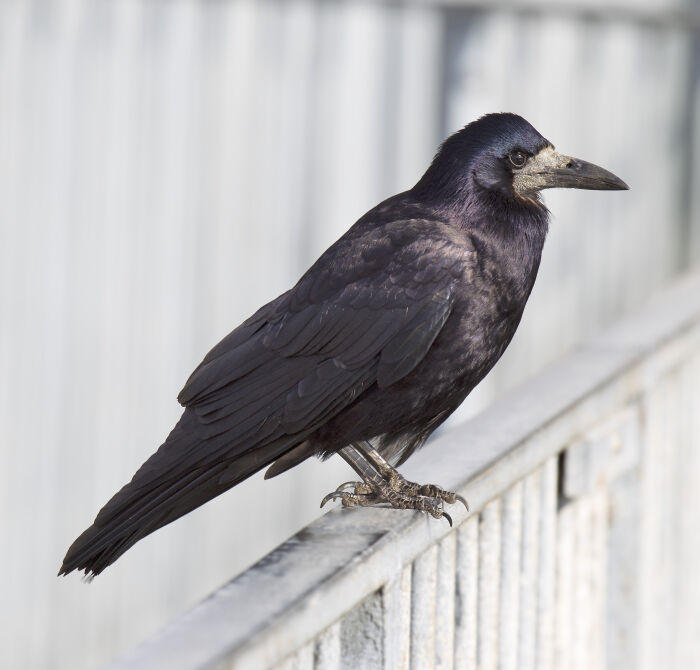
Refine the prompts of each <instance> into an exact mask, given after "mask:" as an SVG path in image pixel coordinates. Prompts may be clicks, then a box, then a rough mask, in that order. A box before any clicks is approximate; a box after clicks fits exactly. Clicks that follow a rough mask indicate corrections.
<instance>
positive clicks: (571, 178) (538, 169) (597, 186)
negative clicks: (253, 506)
mask: <svg viewBox="0 0 700 670" xmlns="http://www.w3.org/2000/svg"><path fill="white" fill-rule="evenodd" d="M513 188H514V189H515V191H516V192H517V193H519V194H520V195H525V196H527V195H532V194H533V193H535V192H536V191H541V190H542V189H545V188H581V189H588V190H594V191H627V190H629V186H627V184H625V182H624V181H622V179H620V178H619V177H616V176H615V175H614V174H613V173H612V172H608V171H607V170H604V169H603V168H602V167H598V166H597V165H593V163H588V162H586V161H582V160H580V159H579V158H572V157H571V156H565V155H564V154H560V153H557V152H556V151H554V149H553V148H552V147H547V148H546V149H542V151H540V152H539V153H538V154H537V155H535V156H533V157H532V158H531V159H530V160H529V161H528V162H527V163H526V164H525V166H524V167H523V168H521V169H520V170H518V171H517V172H516V173H515V174H514V175H513Z"/></svg>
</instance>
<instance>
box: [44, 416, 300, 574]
mask: <svg viewBox="0 0 700 670" xmlns="http://www.w3.org/2000/svg"><path fill="white" fill-rule="evenodd" d="M187 415H188V411H185V414H184V415H183V418H182V419H181V420H180V422H179V423H178V426H176V427H175V429H174V430H173V432H172V433H171V434H170V436H169V437H168V439H167V440H166V442H165V443H164V444H163V445H162V446H161V447H160V449H159V450H158V451H157V452H156V453H155V454H153V456H151V457H150V458H149V459H148V460H147V461H146V462H145V463H144V464H143V465H142V466H141V468H140V469H139V470H138V472H137V473H136V474H135V475H134V478H133V479H132V480H131V482H129V483H128V484H127V485H126V486H124V487H123V488H122V489H121V490H120V491H119V492H118V493H116V494H115V495H114V496H113V497H112V498H111V499H110V500H109V502H108V503H107V504H106V505H105V506H104V507H103V508H102V509H101V510H100V512H99V514H98V515H97V517H96V518H95V521H94V523H93V524H92V526H90V527H89V528H88V529H87V530H86V531H85V532H83V533H82V534H81V535H80V536H79V537H78V538H77V539H76V540H75V542H73V544H72V545H71V546H70V548H69V549H68V552H67V553H66V556H65V558H64V559H63V565H62V566H61V569H60V571H59V573H58V574H59V575H67V574H68V573H69V572H72V571H73V570H83V571H84V572H85V575H86V577H88V578H89V579H91V578H92V577H94V576H95V575H98V574H100V572H102V571H103V570H104V569H105V568H106V567H107V566H108V565H111V564H112V563H114V561H116V560H117V559H118V558H119V557H120V556H121V555H122V554H123V553H124V552H125V551H127V550H128V549H129V548H131V547H132V546H133V545H134V544H136V543H137V542H138V541H139V540H141V539H143V538H144V537H146V536H147V535H150V534H151V533H153V532H154V531H156V530H158V529H159V528H162V527H163V526H165V525H167V524H169V523H170V522H172V521H175V519H178V518H179V517H181V516H183V515H185V514H187V513H188V512H191V511H192V510H194V509H196V508H197V507H199V506H200V505H203V504H204V503H205V502H207V501H209V500H211V499H212V498H214V497H216V496H218V495H220V494H221V493H223V492H224V491H226V490H228V489H230V488H231V487H233V486H235V485H236V484H238V483H240V482H242V481H243V480H244V479H247V478H248V477H250V476H251V475H252V474H254V473H255V472H257V471H258V470H260V469H261V468H263V467H265V466H266V465H269V463H271V462H272V461H273V460H274V459H275V458H277V457H278V456H279V455H280V453H281V452H284V451H286V450H287V449H289V448H290V446H292V445H290V444H289V441H290V439H289V437H287V439H286V440H277V441H274V442H273V443H271V444H267V445H264V447H263V448H262V449H253V450H252V451H247V452H245V453H243V454H241V455H239V456H237V457H234V458H230V457H229V458H225V459H221V458H220V459H217V461H216V462H214V463H206V462H202V461H201V460H200V463H199V464H196V463H193V462H188V461H190V459H187V458H182V460H181V461H180V462H179V465H178V466H176V467H174V468H172V469H171V470H170V472H167V473H166V475H165V476H162V475H161V476H157V477H156V476H155V475H152V474H151V473H155V472H161V473H162V468H161V464H162V461H163V458H164V456H165V458H167V455H168V454H171V455H172V453H173V452H174V451H177V454H178V455H182V454H190V455H191V454H196V453H197V451H198V443H197V441H193V440H192V436H191V435H188V432H189V431H187V430H184V431H183V430H182V429H183V424H185V425H184V427H185V428H186V423H187V419H188V418H189V417H187ZM184 437H189V438H190V439H189V440H187V441H185V442H184V444H183V438H184ZM211 446H212V445H211V442H209V443H208V444H207V447H208V448H210V447H211ZM200 454H201V450H200ZM159 459H160V461H159ZM168 460H170V459H168Z"/></svg>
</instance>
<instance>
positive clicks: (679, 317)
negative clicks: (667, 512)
mask: <svg viewBox="0 0 700 670" xmlns="http://www.w3.org/2000/svg"><path fill="white" fill-rule="evenodd" d="M698 352H700V273H695V274H692V275H688V276H686V277H685V278H683V279H682V280H680V281H679V282H677V283H676V284H675V285H674V286H673V287H672V288H671V289H669V290H667V291H665V292H664V293H663V294H661V295H659V296H658V297H657V298H656V299H655V300H653V301H652V302H651V303H650V304H649V305H647V306H646V307H645V308H644V309H642V310H641V311H639V312H637V313H636V314H633V315H631V316H629V317H626V318H624V319H623V320H621V321H620V322H619V323H618V324H617V325H615V326H614V327H612V328H611V329H609V330H608V331H607V332H605V333H604V334H602V335H600V336H598V337H596V338H595V339H593V340H592V341H591V342H589V343H588V344H586V345H585V346H583V347H581V348H580V349H579V350H578V351H576V352H574V353H572V354H570V355H568V356H566V357H565V358H563V359H562V360H559V361H558V362H556V363H554V364H553V365H551V366H549V367H548V368H547V369H545V370H544V371H543V372H541V373H540V374H538V375H536V376H535V377H533V378H531V379H530V380H529V381H527V382H526V383H525V384H524V385H522V386H521V387H520V388H518V389H517V390H514V391H513V392H511V393H510V394H508V395H507V396H505V397H504V398H503V399H501V400H500V401H498V402H496V403H494V404H493V405H492V406H491V407H489V408H488V409H487V410H486V411H484V412H483V413H481V414H480V415H479V416H477V417H475V418H474V419H472V420H470V421H468V422H466V423H464V424H462V425H460V426H457V427H455V428H454V429H452V430H449V431H447V432H446V433H444V434H443V435H441V436H439V437H438V438H437V439H435V440H434V441H432V442H430V443H429V444H428V445H426V447H425V448H424V449H423V450H421V451H420V452H419V453H418V454H416V455H415V456H414V457H413V458H412V459H411V460H410V461H409V463H408V464H407V466H406V467H405V468H404V474H405V475H406V476H407V477H408V478H412V479H416V480H420V481H430V482H436V483H439V484H440V485H441V486H443V487H445V488H446V489H450V490H456V491H458V492H460V493H462V494H463V495H464V496H465V497H466V498H467V499H468V500H469V503H470V507H471V512H470V514H467V513H466V512H465V511H463V510H462V509H461V506H459V505H456V506H453V507H452V508H451V509H450V514H452V515H453V516H454V522H455V526H460V524H464V522H465V519H466V518H467V517H468V516H471V517H475V516H477V515H478V514H479V513H480V512H482V511H483V510H484V509H485V508H487V506H488V503H489V502H490V501H492V500H494V499H495V498H497V497H498V496H501V495H502V494H505V493H506V492H507V491H508V490H509V489H510V488H511V487H512V486H513V485H514V484H515V483H517V482H520V481H522V480H524V479H525V478H526V477H527V476H528V475H529V474H530V473H532V472H533V471H535V470H536V469H537V468H539V467H542V466H543V465H545V464H547V463H548V462H549V463H551V462H552V461H553V459H554V462H555V463H556V458H557V455H558V454H559V453H560V452H562V449H564V448H566V447H567V446H569V445H571V444H572V443H574V442H576V441H577V440H580V439H581V438H582V436H585V435H587V434H588V433H589V432H590V430H591V428H592V427H595V426H597V425H599V424H601V422H604V421H605V420H607V419H608V418H609V417H611V416H613V415H614V414H615V413H616V412H620V411H621V410H623V412H624V411H625V408H629V407H631V406H634V403H635V402H636V401H637V400H638V399H639V398H640V397H641V396H643V395H644V394H645V393H647V392H649V390H650V389H653V388H654V387H655V385H656V384H658V382H659V380H660V379H662V378H663V377H664V376H665V375H668V374H669V371H672V370H674V369H676V368H678V366H679V365H680V364H681V363H682V362H683V361H684V360H687V359H688V358H689V357H691V356H692V355H693V353H694V354H696V355H697V354H698ZM560 474H561V473H560ZM561 487H562V483H561V478H560V483H559V488H560V492H559V493H560V495H561V494H562V491H561ZM454 533H455V529H450V528H449V526H448V524H447V523H445V522H444V520H435V519H432V518H429V517H427V516H426V515H424V514H422V513H418V512H407V511H395V510H390V509H376V508H375V509H372V508H369V509H335V510H333V511H331V512H329V513H327V514H326V515H324V516H323V517H321V518H320V519H318V520H317V521H315V522H314V523H312V524H310V525H309V526H307V527H306V528H304V529H303V530H302V531H300V532H299V533H298V534H296V535H295V536H293V537H292V538H290V539H289V540H287V541H286V542H285V543H284V544H282V545H281V546H280V547H278V548H277V549H276V550H274V551H273V552H271V553H270V554H268V555H267V556H266V557H264V558H263V559H262V560H261V561H259V562H258V563H257V564H256V565H254V566H253V567H251V568H250V569H249V570H247V571H245V572H244V573H242V574H241V575H239V576H238V577H236V578H235V579H233V580H232V581H230V582H229V583H228V584H226V585H224V586H223V587H221V588H220V589H218V590H217V591H215V592H214V593H213V594H212V595H211V596H209V597H208V598H207V599H206V600H204V601H203V602H201V603H200V604H199V605H197V606H196V607H194V608H193V609H192V610H190V611H189V612H188V613H186V614H185V615H184V616H182V617H179V618H178V619H176V620H174V621H173V622H172V623H170V624H169V625H168V626H167V627H166V628H165V629H163V630H162V631H161V632H160V633H159V634H157V635H155V636H153V637H152V638H150V639H148V640H146V641H145V642H143V643H142V644H140V645H138V646H136V647H135V648H133V649H131V650H130V651H128V652H127V653H125V654H124V655H123V656H121V657H120V658H119V659H117V660H116V661H115V662H113V663H112V664H111V665H110V666H109V667H110V668H112V669H114V670H117V669H121V668H124V669H126V668H129V670H133V669H138V668H149V669H152V668H168V669H172V668H205V667H214V666H216V667H219V666H217V664H224V665H222V666H221V667H227V668H229V667H231V668H266V667H279V664H280V663H281V662H282V661H283V660H284V659H285V658H287V657H289V656H290V654H293V653H295V652H296V651H297V650H299V649H302V648H303V647H304V645H307V648H309V647H308V643H310V642H312V641H314V640H317V643H316V647H315V648H316V657H317V658H316V662H317V666H316V667H332V666H333V665H334V664H336V661H333V662H330V663H328V664H326V665H325V666H324V665H323V664H322V665H321V666H318V655H319V653H320V652H319V648H320V647H319V643H318V639H319V636H322V633H323V631H324V630H326V629H328V628H329V627H332V626H333V625H334V624H335V623H336V622H337V621H339V620H340V619H341V618H342V617H343V616H345V615H346V614H347V613H348V612H350V611H352V610H353V608H356V607H357V606H358V605H359V604H361V603H362V602H363V601H364V600H365V599H366V598H367V597H368V596H370V595H371V594H373V593H375V592H377V591H378V589H381V588H382V587H386V585H387V584H394V583H396V580H397V579H400V577H401V575H402V571H403V570H405V568H406V566H409V565H410V564H411V563H413V562H414V561H416V559H419V557H420V556H421V555H423V554H424V552H426V551H427V550H430V548H431V547H434V546H436V545H438V544H440V543H441V542H444V541H445V540H444V538H446V537H447V536H448V535H449V534H454ZM419 560H420V559H419ZM504 560H505V558H504ZM417 565H418V563H416V565H414V571H415V569H416V566H417ZM370 618H371V617H370ZM370 624H371V622H370V623H368V624H367V625H370ZM366 634H367V635H370V634H377V635H385V636H386V631H384V632H382V631H381V630H380V631H379V632H377V631H375V632H374V633H371V632H366ZM334 635H335V638H334V639H335V642H333V644H335V647H333V646H331V647H329V648H332V649H335V651H334V652H332V653H331V657H332V656H333V654H335V656H336V657H337V656H338V654H339V653H340V652H339V651H338V649H339V646H338V645H339V644H340V642H338V640H337V635H338V633H337V631H335V633H334ZM385 639H386V637H385ZM412 644H413V642H412ZM431 648H432V647H431ZM321 650H322V647H321ZM418 651H419V650H413V651H412V653H418ZM309 653H311V652H309ZM329 653H330V652H329ZM387 653H388V651H387V650H386V648H385V650H384V655H385V657H386V654H387ZM431 653H432V652H431ZM309 658H310V659H311V660H309V663H308V667H314V666H313V658H312V656H309ZM337 663H339V661H337ZM336 667H341V666H340V665H336Z"/></svg>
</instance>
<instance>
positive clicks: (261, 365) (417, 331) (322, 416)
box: [178, 233, 461, 456]
mask: <svg viewBox="0 0 700 670" xmlns="http://www.w3.org/2000/svg"><path fill="white" fill-rule="evenodd" d="M406 238H410V239H411V242H410V243H407V244H400V242H401V240H403V239H406ZM364 242H365V244H364V246H362V247H361V248H360V249H359V250H358V249H356V248H355V245H351V247H350V249H349V250H345V254H343V253H342V250H341V253H340V254H339V253H338V251H336V253H335V254H334V256H333V258H331V259H329V258H324V257H322V258H321V259H320V261H319V264H317V266H315V267H314V268H312V269H311V270H310V271H309V272H308V273H307V274H306V275H305V276H304V277H303V278H302V279H301V280H300V282H299V283H298V284H297V285H296V286H295V287H294V288H293V289H292V290H291V291H289V292H287V293H286V294H283V295H282V296H280V298H278V299H277V300H275V301H273V302H272V303H270V304H269V305H267V306H266V307H264V308H263V309H262V310H260V311H259V312H258V313H257V314H256V315H254V316H253V317H251V319H249V320H248V321H247V322H245V323H244V324H242V325H241V326H240V327H239V328H238V329H236V330H234V331H233V332H232V333H231V334H229V335H228V336H227V337H226V338H225V339H224V340H223V341H222V342H221V343H220V344H219V345H217V346H216V347H215V348H214V349H213V350H212V351H211V352H210V353H209V354H208V355H207V356H206V357H205V359H204V360H203V361H202V363H201V364H200V365H199V366H198V367H197V369H196V370H195V371H194V372H193V373H192V375H191V376H190V378H189V379H188V381H187V383H186V384H185V386H184V388H183V389H182V391H181V392H180V394H179V396H178V399H179V401H180V402H181V403H182V404H183V405H184V406H185V407H188V408H191V409H192V410H193V411H194V412H195V413H196V415H197V417H198V419H199V421H200V423H201V425H202V436H207V437H209V436H214V435H218V434H220V433H221V432H228V431H234V432H235V433H236V435H235V437H236V438H237V439H235V440H234V443H237V444H231V443H229V449H230V450H231V449H232V451H229V453H228V454H227V455H228V456H232V455H234V454H235V453H241V450H243V451H244V450H246V449H249V448H251V447H253V446H256V444H255V443H256V442H258V440H256V437H260V431H263V433H264V434H265V435H266V436H267V437H272V436H273V435H274V436H275V437H277V436H278V433H280V431H281V433H284V434H287V435H292V434H298V435H301V434H308V433H309V432H311V431H313V430H315V429H316V428H317V427H318V426H320V425H321V424H322V423H324V422H325V421H327V420H328V419H329V418H330V417H332V416H333V415H334V414H336V413H337V412H339V411H340V410H341V409H342V408H343V407H345V406H346V405H347V404H348V403H349V402H351V401H352V400H353V399H355V398H356V397H357V396H358V395H359V394H360V393H362V392H363V391H364V390H365V389H366V388H367V387H368V386H370V385H371V384H373V383H375V382H376V383H377V384H379V385H380V386H382V387H385V386H388V385H390V384H393V383H395V382H396V381H398V380H399V379H401V378H402V377H404V376H405V375H407V374H408V373H409V372H410V371H411V370H412V369H413V368H414V367H415V366H416V365H417V364H418V363H419V362H420V361H421V360H422V358H423V357H424V356H425V354H426V352H427V351H428V349H429V348H430V345H431V344H432V342H433V341H434V339H435V337H436V336H437V335H438V333H439V332H440V330H441V328H442V326H443V324H444V323H445V321H446V320H447V318H448V316H449V314H450V310H451V308H452V304H453V293H454V285H455V274H456V273H455V270H456V269H458V270H459V271H461V268H456V267H455V266H458V265H459V264H458V263H457V262H456V261H455V260H454V257H453V256H450V255H448V256H447V258H450V259H451V261H452V262H450V263H447V264H446V263H444V262H441V261H444V258H445V254H444V253H441V252H444V248H445V246H446V244H445V243H437V244H435V245H433V246H432V248H430V249H425V248H422V247H421V248H418V247H419V244H418V243H417V241H416V239H415V237H412V236H409V235H404V236H402V237H401V238H400V239H399V240H394V241H393V242H392V241H391V239H390V238H389V236H388V235H386V233H385V234H384V236H383V237H382V239H380V240H378V241H377V243H375V244H367V240H364ZM397 244H398V248H397ZM348 252H349V253H348ZM353 252H354V253H353ZM339 256H340V258H339ZM348 256H354V257H353V258H348ZM232 437H234V436H233V435H232ZM263 441H264V440H263ZM258 443H259V442H258Z"/></svg>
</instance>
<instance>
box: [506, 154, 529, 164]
mask: <svg viewBox="0 0 700 670" xmlns="http://www.w3.org/2000/svg"><path fill="white" fill-rule="evenodd" d="M508 158H509V159H510V162H511V164H512V165H513V166H514V167H516V168H521V167H522V166H523V165H525V161H527V156H526V155H525V152H524V151H513V152H512V153H510V154H508Z"/></svg>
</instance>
